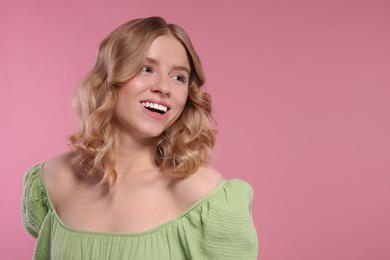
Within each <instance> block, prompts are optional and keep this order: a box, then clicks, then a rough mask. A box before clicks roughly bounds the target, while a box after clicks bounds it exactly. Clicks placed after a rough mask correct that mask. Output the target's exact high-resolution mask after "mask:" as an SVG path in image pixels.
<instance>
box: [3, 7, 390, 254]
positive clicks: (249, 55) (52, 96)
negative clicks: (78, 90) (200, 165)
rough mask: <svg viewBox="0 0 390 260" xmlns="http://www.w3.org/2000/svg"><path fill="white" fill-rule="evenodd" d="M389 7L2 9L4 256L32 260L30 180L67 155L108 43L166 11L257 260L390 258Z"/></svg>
mask: <svg viewBox="0 0 390 260" xmlns="http://www.w3.org/2000/svg"><path fill="white" fill-rule="evenodd" d="M389 11H390V2H389V1H385V0H384V1H373V0H366V1H340V0H338V1H288V0H285V1H283V0H281V1H271V0H269V1H250V0H247V1H243V0H242V1H206V0H203V1H199V0H198V1H179V0H171V1H157V0H154V1H75V0H73V1H47V0H41V1H27V0H26V1H11V0H9V1H7V0H6V1H4V0H1V1H0V37H1V40H0V84H1V94H0V106H1V107H0V113H1V114H0V115H1V129H0V131H1V132H0V134H1V138H0V142H1V155H0V160H1V166H2V174H1V180H0V190H1V197H0V203H1V206H0V210H1V211H0V214H1V229H0V230H1V235H0V237H1V243H0V255H1V256H0V258H1V259H29V258H31V255H32V252H33V247H34V242H35V241H34V239H32V238H31V237H30V236H29V235H28V234H27V233H26V232H25V231H24V230H23V228H22V225H21V218H20V201H21V195H22V178H23V174H24V172H25V171H26V170H27V169H28V168H29V167H30V166H32V165H33V164H35V163H37V162H41V161H44V160H47V159H49V158H51V157H53V156H54V155H56V154H58V153H61V152H63V151H64V150H66V139H65V137H66V136H67V135H69V134H70V133H72V132H73V131H74V129H75V126H76V123H75V122H76V120H75V118H74V116H73V112H72V109H71V99H72V96H73V93H74V90H75V87H76V86H77V84H78V82H79V81H80V80H81V78H82V77H83V75H84V74H85V73H86V72H87V71H88V70H89V69H90V68H91V66H92V65H93V63H94V60H95V54H96V49H97V46H98V43H99V42H100V41H101V40H102V38H103V37H104V36H105V35H106V34H107V33H109V32H110V31H111V30H113V29H114V28H115V27H117V26H119V25H120V24H122V23H123V22H125V21H127V20H129V19H133V18H136V17H144V16H151V15H159V16H163V17H165V18H166V19H167V20H168V21H169V22H174V23H177V24H179V25H181V26H182V27H184V28H185V29H186V30H187V31H188V33H189V34H190V36H191V38H192V40H193V42H194V45H195V47H196V49H197V50H198V52H199V54H200V57H201V59H202V62H203V65H204V67H205V70H206V74H207V79H208V81H207V85H206V86H207V89H208V91H209V92H210V93H211V95H212V96H213V99H214V107H215V118H216V120H217V121H218V128H219V134H218V146H217V148H216V152H215V156H214V162H215V163H214V164H215V166H216V167H217V168H218V169H219V170H220V171H221V172H222V173H223V174H224V175H225V177H226V178H228V179H229V178H233V177H238V178H242V179H244V180H247V181H248V182H250V183H251V184H252V186H253V188H254V190H255V198H254V204H253V216H254V220H255V224H256V227H257V230H258V234H259V242H260V247H259V249H260V251H259V252H260V255H259V259H265V260H279V259H289V260H302V259H316V260H322V259H343V260H349V259H350V260H367V259H370V260H371V259H375V260H385V259H386V260H388V259H390V247H389V245H390V222H389V219H390V207H389V205H390V191H389V188H390V136H389V134H390V15H389Z"/></svg>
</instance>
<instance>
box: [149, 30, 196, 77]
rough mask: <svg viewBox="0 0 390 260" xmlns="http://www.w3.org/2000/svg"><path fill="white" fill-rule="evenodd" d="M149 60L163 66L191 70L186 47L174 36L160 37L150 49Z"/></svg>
mask: <svg viewBox="0 0 390 260" xmlns="http://www.w3.org/2000/svg"><path fill="white" fill-rule="evenodd" d="M146 56H147V58H150V59H153V60H156V61H158V62H159V63H160V64H161V65H167V66H180V67H186V68H188V69H189V67H190V65H189V61H188V57H187V52H186V49H185V48H184V46H183V45H182V44H181V42H179V41H178V40H177V39H176V38H175V37H173V36H172V35H162V36H158V37H157V38H156V39H154V41H153V42H152V44H151V45H150V47H149V50H148V52H147V55H146Z"/></svg>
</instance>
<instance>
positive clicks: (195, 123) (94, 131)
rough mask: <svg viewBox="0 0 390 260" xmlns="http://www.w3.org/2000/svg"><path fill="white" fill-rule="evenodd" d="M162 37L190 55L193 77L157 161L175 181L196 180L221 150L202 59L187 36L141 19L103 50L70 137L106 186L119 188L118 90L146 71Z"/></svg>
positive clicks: (78, 100)
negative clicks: (151, 49) (151, 51)
mask: <svg viewBox="0 0 390 260" xmlns="http://www.w3.org/2000/svg"><path fill="white" fill-rule="evenodd" d="M160 35H172V36H173V37H175V38H176V39H177V40H178V41H179V42H180V43H181V44H182V45H183V46H184V48H185V49H186V52H187V56H188V61H189V64H190V69H191V74H190V78H189V90H188V97H187V101H186V105H185V108H184V110H183V112H182V114H181V115H180V117H179V118H178V119H177V121H176V122H175V123H174V124H173V125H171V126H170V127H169V128H168V129H167V130H166V131H164V132H163V133H162V134H161V135H160V137H159V138H157V141H156V143H155V147H154V161H155V163H156V164H157V165H158V166H159V167H160V169H161V170H162V171H163V172H165V173H167V174H169V175H171V176H173V177H179V178H181V177H185V176H188V175H190V174H193V173H194V172H195V171H196V170H197V169H198V167H199V166H201V165H202V164H205V163H207V162H208V160H209V158H210V155H211V152H212V149H213V147H214V144H215V133H216V130H215V127H214V125H213V124H212V120H211V119H212V117H211V109H212V106H211V98H210V96H209V95H208V94H207V93H206V92H205V91H204V90H203V89H202V88H201V87H202V86H203V84H204V82H205V77H204V72H203V68H202V65H201V63H200V60H199V57H198V55H197V53H196V52H195V50H194V48H193V46H192V43H191V41H190V38H189V37H188V35H187V33H186V32H185V31H184V30H183V29H182V28H181V27H179V26H177V25H175V24H168V23H166V21H165V20H164V19H162V18H160V17H149V18H142V19H135V20H131V21H128V22H126V23H125V24H123V25H121V26H120V27H118V28H117V29H115V30H114V31H113V32H111V33H110V34H109V35H108V36H107V37H106V38H105V39H104V40H103V41H102V42H101V44H100V46H99V52H98V57H97V61H96V64H95V66H94V67H93V69H92V70H91V71H90V72H89V73H88V74H87V75H86V77H85V78H84V80H83V81H82V83H81V86H80V87H79V89H78V92H77V94H76V96H75V100H74V105H75V109H76V111H77V113H78V117H79V121H80V122H79V130H78V132H76V133H75V134H73V135H71V136H70V137H69V139H68V140H69V147H70V149H71V151H72V152H73V154H74V160H75V161H76V163H77V165H78V167H79V168H80V170H81V171H82V172H84V173H86V174H87V175H88V176H90V177H94V178H96V179H97V180H98V182H99V183H100V184H107V185H108V186H109V187H112V186H113V185H114V184H115V182H116V177H117V173H116V171H115V138H114V135H115V129H114V127H113V125H112V120H113V119H114V111H115V106H116V102H117V91H118V88H119V87H120V86H121V85H123V84H125V83H126V82H128V81H129V80H131V79H132V78H133V77H134V76H135V75H136V74H137V73H139V71H140V70H141V68H142V66H143V63H144V60H145V58H146V54H147V51H148V49H149V47H150V45H151V44H152V42H153V40H154V39H156V38H157V37H158V36H160Z"/></svg>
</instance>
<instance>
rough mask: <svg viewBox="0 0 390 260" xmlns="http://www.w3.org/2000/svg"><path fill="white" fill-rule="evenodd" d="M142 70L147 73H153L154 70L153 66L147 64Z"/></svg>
mask: <svg viewBox="0 0 390 260" xmlns="http://www.w3.org/2000/svg"><path fill="white" fill-rule="evenodd" d="M141 71H142V72H146V73H152V72H153V68H152V67H150V66H148V65H145V66H143V67H142V70H141Z"/></svg>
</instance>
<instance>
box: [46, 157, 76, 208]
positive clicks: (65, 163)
mask: <svg viewBox="0 0 390 260" xmlns="http://www.w3.org/2000/svg"><path fill="white" fill-rule="evenodd" d="M71 158H72V156H71V154H70V153H63V154H61V155H59V156H57V157H54V158H52V159H50V160H48V161H46V162H45V163H44V165H43V169H42V177H43V181H44V183H45V186H46V190H47V192H48V193H49V197H50V199H51V201H52V202H53V204H54V205H57V202H58V201H59V200H60V198H61V197H63V196H64V194H65V193H66V192H67V191H69V190H71V187H72V185H74V183H75V181H76V179H77V178H76V175H75V174H74V171H73V166H72V160H71Z"/></svg>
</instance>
